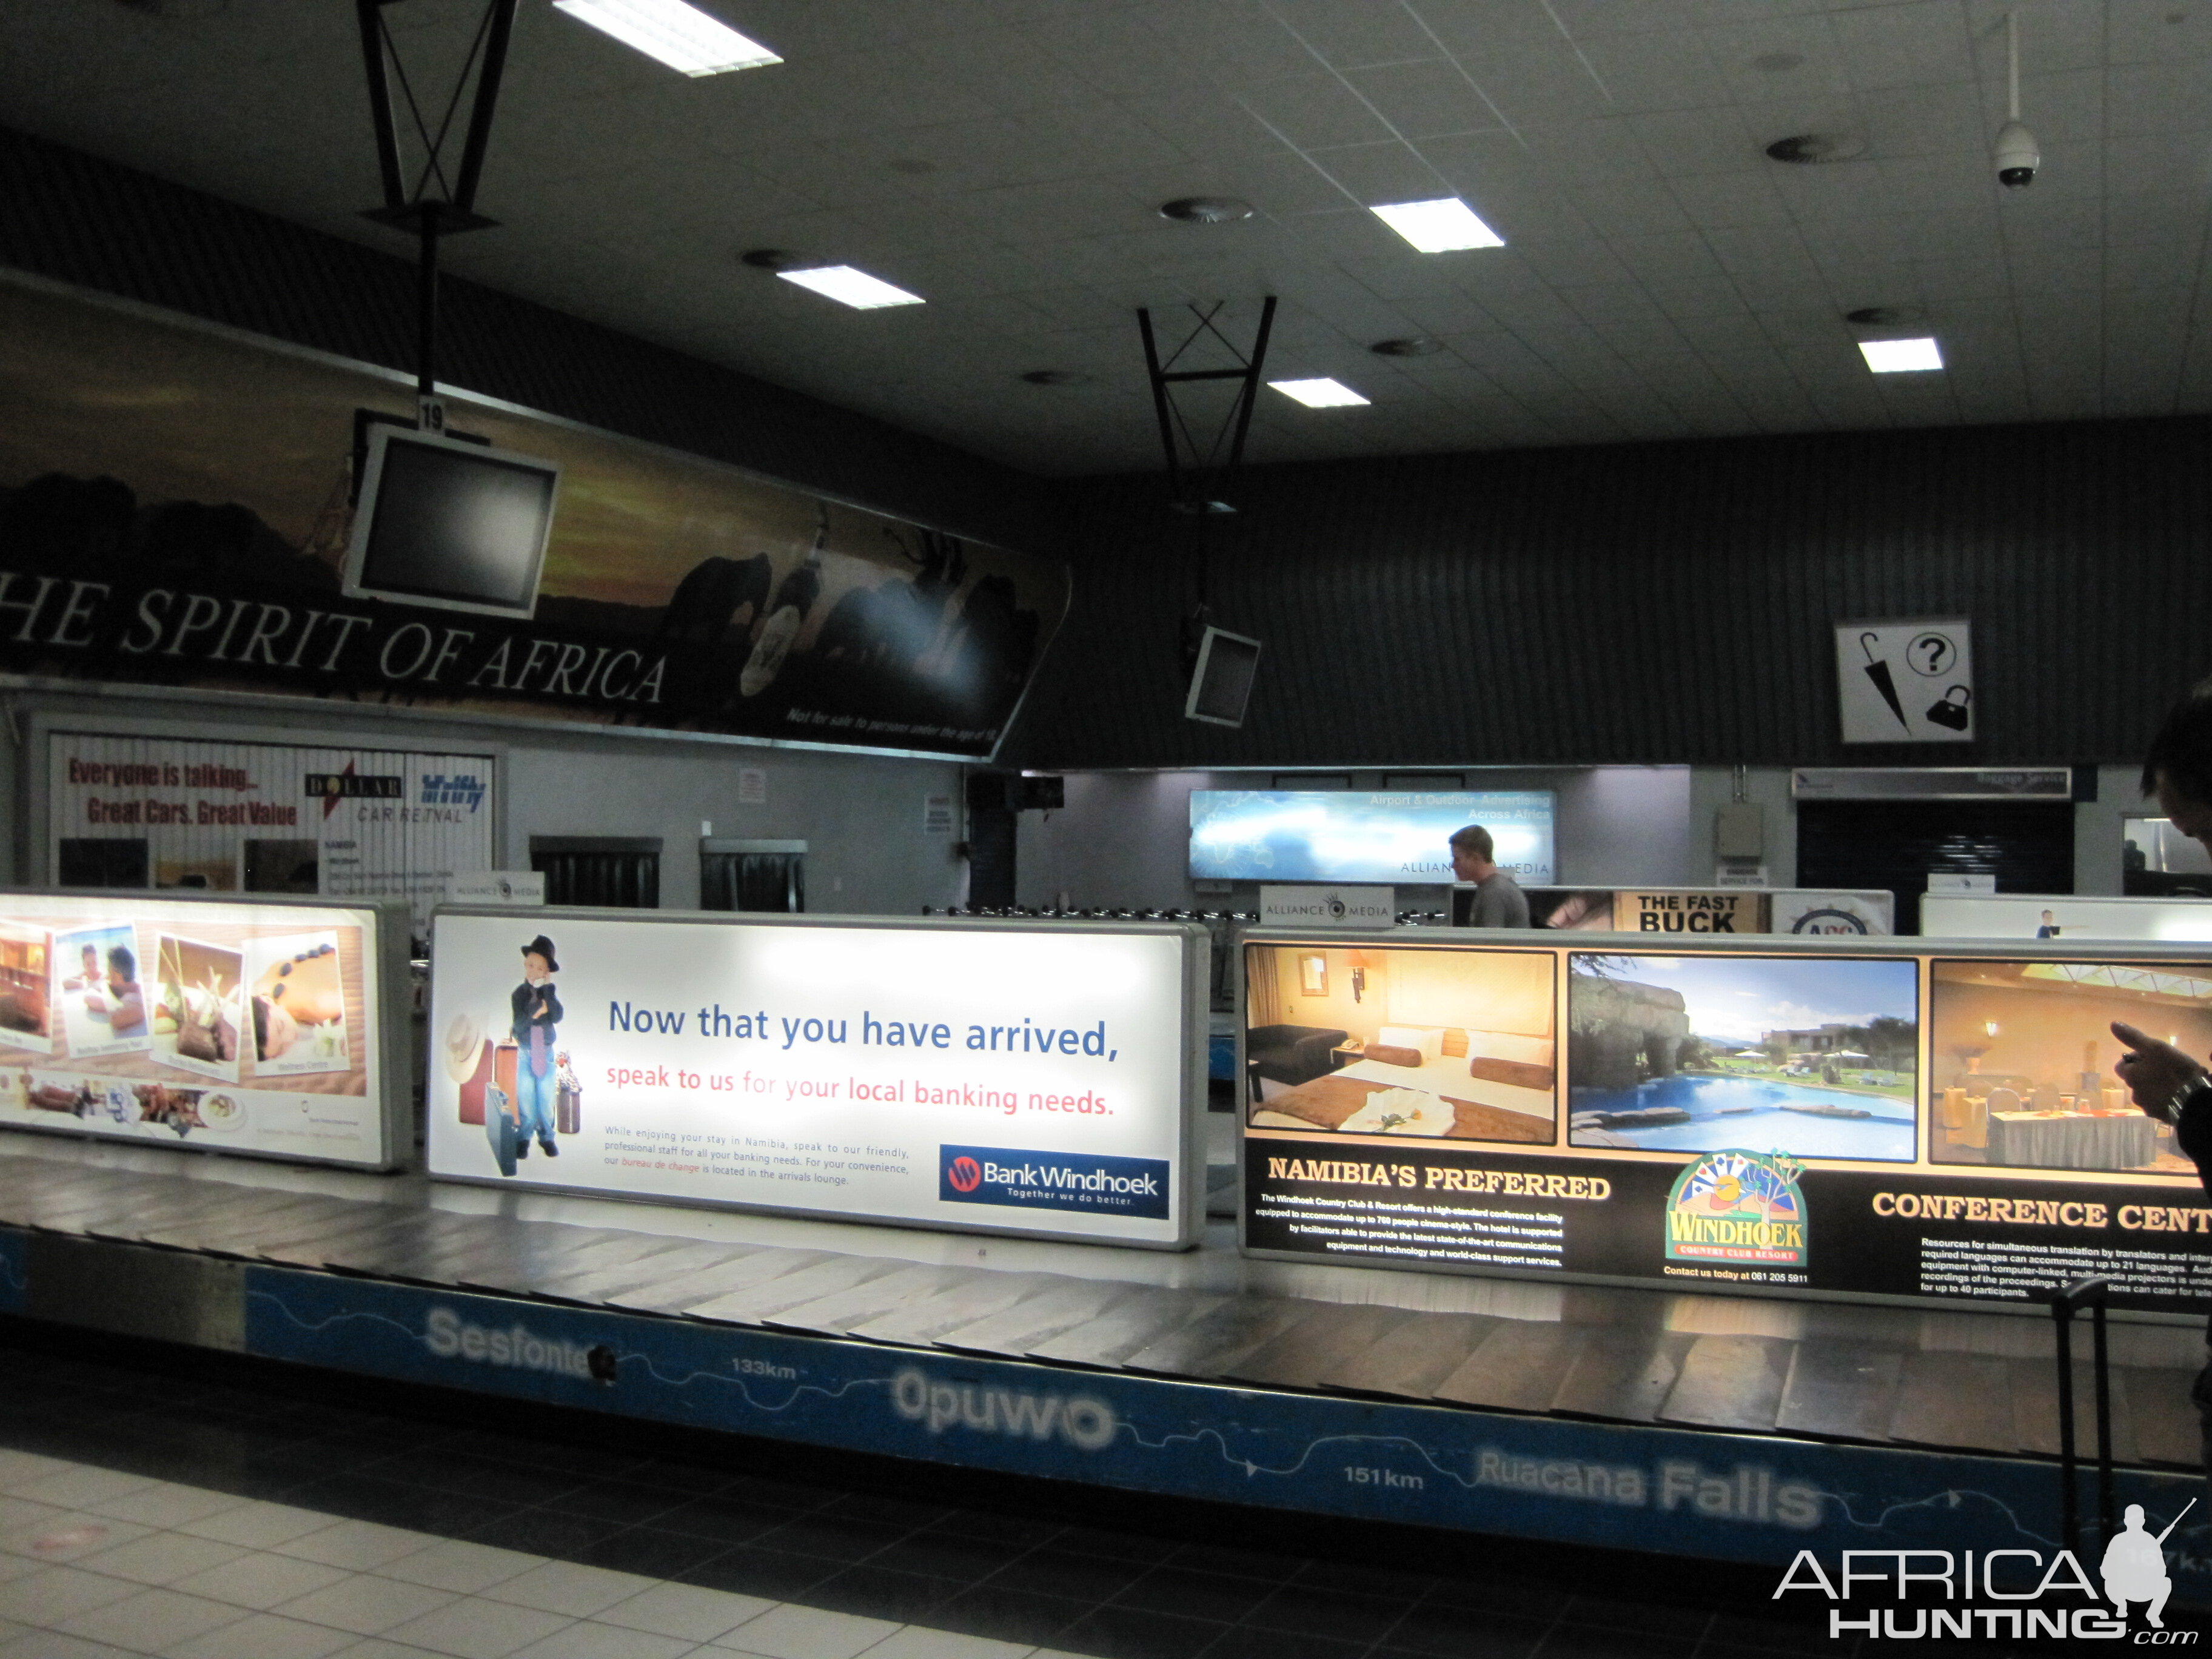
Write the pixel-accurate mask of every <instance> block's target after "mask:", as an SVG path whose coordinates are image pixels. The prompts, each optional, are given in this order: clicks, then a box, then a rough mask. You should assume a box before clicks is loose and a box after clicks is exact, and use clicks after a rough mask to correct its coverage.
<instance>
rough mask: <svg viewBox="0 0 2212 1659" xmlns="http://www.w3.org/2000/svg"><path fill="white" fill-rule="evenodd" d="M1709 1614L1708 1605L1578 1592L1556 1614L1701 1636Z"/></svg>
mask: <svg viewBox="0 0 2212 1659" xmlns="http://www.w3.org/2000/svg"><path fill="white" fill-rule="evenodd" d="M1712 1618H1713V1613H1712V1609H1711V1607H1678V1606H1676V1605H1674V1603H1672V1602H1668V1601H1640V1600H1639V1601H1632V1600H1629V1599H1627V1598H1626V1597H1622V1596H1611V1595H1577V1596H1576V1597H1575V1598H1574V1600H1573V1601H1570V1602H1568V1603H1567V1605H1566V1607H1565V1608H1564V1609H1563V1610H1562V1611H1561V1612H1560V1614H1559V1619H1560V1621H1561V1622H1562V1623H1565V1624H1570V1625H1592V1626H1598V1627H1600V1628H1601V1629H1605V1630H1633V1631H1648V1632H1650V1633H1651V1634H1653V1635H1655V1636H1688V1637H1699V1636H1703V1635H1704V1634H1705V1626H1707V1625H1709V1624H1711V1622H1712Z"/></svg>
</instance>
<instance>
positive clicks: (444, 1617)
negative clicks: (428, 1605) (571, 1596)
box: [382, 1595, 572, 1659]
mask: <svg viewBox="0 0 2212 1659" xmlns="http://www.w3.org/2000/svg"><path fill="white" fill-rule="evenodd" d="M571 1622H572V1621H571V1620H570V1619H569V1617H568V1614H566V1613H547V1612H544V1610H542V1609H540V1608H538V1607H514V1606H513V1605H511V1604H509V1603H507V1602H505V1601H482V1600H480V1599H478V1598H477V1597H476V1596H473V1595H466V1596H463V1597H461V1598H460V1599H459V1600H458V1601H448V1602H447V1604H446V1605H445V1606H444V1607H439V1608H437V1609H436V1610H435V1611H434V1612H430V1613H424V1614H423V1615H422V1617H421V1618H419V1619H410V1620H408V1621H407V1622H406V1623H405V1624H404V1625H396V1626H392V1628H391V1629H389V1630H386V1631H385V1632H382V1634H383V1636H384V1638H385V1640H386V1641H387V1642H406V1643H411V1644H413V1645H414V1646H416V1647H418V1648H428V1650H430V1651H431V1652H433V1653H447V1654H452V1655H453V1656H455V1659H507V1655H509V1654H511V1653H513V1651H514V1650H516V1649H517V1648H526V1647H528V1646H529V1645H530V1644H532V1642H536V1641H540V1640H542V1639H544V1638H545V1637H548V1636H550V1635H551V1634H553V1632H556V1631H558V1630H562V1629H564V1628H566V1627H567V1626H568V1625H569V1624H570V1623H571Z"/></svg>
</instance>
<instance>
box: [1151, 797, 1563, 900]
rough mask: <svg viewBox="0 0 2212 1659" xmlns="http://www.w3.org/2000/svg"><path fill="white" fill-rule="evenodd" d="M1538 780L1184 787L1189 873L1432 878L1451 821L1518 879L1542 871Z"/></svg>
mask: <svg viewBox="0 0 2212 1659" xmlns="http://www.w3.org/2000/svg"><path fill="white" fill-rule="evenodd" d="M1552 821H1553V794H1552V792H1551V791H1550V790H1548V789H1522V790H1510V791H1492V792H1490V793H1479V792H1472V791H1468V790H1449V791H1442V792H1437V793H1422V792H1419V791H1407V790H1364V789H1194V790H1192V791H1191V792H1190V873H1191V875H1192V877H1193V878H1194V879H1196V880H1199V881H1267V882H1370V883H1374V884H1377V885H1382V886H1397V887H1408V886H1419V885H1425V884H1443V883H1446V882H1449V881H1450V880H1451V879H1452V868H1451V848H1450V847H1449V844H1448V843H1449V842H1450V840H1451V836H1452V832H1453V831H1454V830H1455V829H1462V828H1464V827H1465V826H1466V825H1468V824H1470V823H1479V824H1481V825H1482V826H1483V827H1484V828H1485V829H1488V830H1489V831H1490V834H1491V837H1492V841H1493V842H1495V844H1496V859H1497V863H1498V867H1499V868H1501V869H1503V870H1504V871H1505V872H1506V873H1507V874H1509V875H1510V876H1511V877H1512V878H1514V879H1515V880H1516V881H1517V882H1519V883H1521V884H1522V885H1523V886H1527V885H1529V884H1548V883H1549V882H1550V881H1551V879H1552Z"/></svg>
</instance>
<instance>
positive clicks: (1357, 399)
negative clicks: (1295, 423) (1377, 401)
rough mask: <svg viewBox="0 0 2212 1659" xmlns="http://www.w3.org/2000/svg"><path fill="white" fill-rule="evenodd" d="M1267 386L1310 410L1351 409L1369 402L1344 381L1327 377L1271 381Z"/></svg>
mask: <svg viewBox="0 0 2212 1659" xmlns="http://www.w3.org/2000/svg"><path fill="white" fill-rule="evenodd" d="M1267 384H1268V385H1269V386H1273V387H1274V388H1275V390H1276V391H1278V392H1281V393H1282V394H1283V396H1285V398H1297V400H1298V401H1299V402H1300V403H1302V404H1304V405H1305V406H1306V407H1307V408H1308V409H1350V408H1351V407H1352V405H1354V404H1364V403H1365V402H1366V401H1367V399H1366V398H1363V397H1361V396H1360V395H1359V394H1358V392H1354V391H1353V390H1352V388H1351V387H1350V386H1346V385H1345V384H1344V383H1343V382H1342V381H1340V380H1330V379H1329V378H1328V376H1327V375H1323V376H1322V377H1321V378H1320V379H1319V380H1270V381H1268V382H1267Z"/></svg>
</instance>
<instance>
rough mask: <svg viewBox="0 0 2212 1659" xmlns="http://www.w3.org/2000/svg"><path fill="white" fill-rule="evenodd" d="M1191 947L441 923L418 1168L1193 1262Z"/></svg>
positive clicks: (1199, 1206) (711, 924)
mask: <svg viewBox="0 0 2212 1659" xmlns="http://www.w3.org/2000/svg"><path fill="white" fill-rule="evenodd" d="M431 962H432V970H431V991H430V1018H429V1029H430V1042H431V1055H430V1066H429V1081H428V1090H427V1098H428V1113H429V1135H428V1148H429V1167H430V1172H431V1173H432V1174H433V1175H436V1176H446V1177H448V1178H450V1179H453V1180H462V1181H483V1182H500V1183H505V1184H513V1185H521V1186H530V1187H539V1188H556V1189H558V1190H561V1191H564V1192H574V1193H586V1194H599V1195H607V1196H615V1197H624V1198H638V1199H649V1200H658V1201H662V1202H669V1203H683V1204H708V1205H726V1206H737V1207H743V1208H747V1209H761V1210H780V1211H790V1212H802V1213H806V1214H812V1215H821V1216H831V1217H836V1218H840V1219H843V1220H852V1221H881V1222H895V1223H901V1224H905V1225H921V1226H928V1227H940V1228H951V1229H958V1230H961V1231H980V1232H1005V1233H1019V1234H1023V1235H1026V1236H1029V1237H1048V1238H1065V1239H1078V1240H1085V1241H1090V1242H1095V1243H1114V1244H1132V1245H1143V1246H1150V1247H1152V1248H1155V1249H1187V1248H1188V1247H1189V1246H1190V1245H1192V1244H1194V1243H1196V1242H1197V1241H1198V1237H1199V1234H1200V1231H1201V1229H1202V1227H1203V1225H1204V1218H1203V1206H1204V1203H1205V1182H1204V1179H1203V1171H1204V1168H1205V1158H1204V1152H1203V1148H1202V1146H1200V1143H1199V1141H1198V1139H1196V1137H1197V1136H1198V1135H1199V1134H1200V1129H1201V1127H1202V1121H1201V1120H1200V1118H1199V1117H1198V1115H1197V1111H1198V1109H1199V1107H1200V1103H1202V1102H1203V1100H1204V1098H1205V1087H1206V1079H1205V1068H1206V1042H1205V1037H1204V1033H1205V1030H1206V1025H1205V1021H1206V1005H1205V1002H1204V1000H1203V999H1204V996H1205V994H1206V984H1207V964H1206V932H1205V930H1204V929H1203V928H1202V927H1194V926H1176V925H1170V924H1165V923H1124V924H1108V923H1101V924H1088V923H1073V922H1054V923H1051V924H1048V925H1039V924H1027V925H1024V924H1023V923H1020V922H1013V921H920V920H915V921H907V920H904V919H897V920H893V919H888V918H881V919H879V918H869V919H866V920H860V919H851V918H842V917H840V918H827V917H814V916H775V917H768V916H762V917H756V918H748V919H746V920H744V921H736V920H733V919H732V918H730V917H729V916H727V915H667V914H647V915H620V916H617V915H610V914H609V913H608V912H606V911H603V910H601V911H574V910H554V909H531V910H524V911H517V910H513V909H506V910H489V909H477V908H464V907H456V908H447V909H441V911H440V912H439V913H438V915H437V918H436V921H435V932H434V935H433V945H432V954H431Z"/></svg>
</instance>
